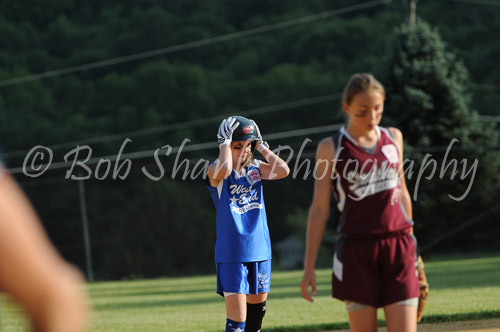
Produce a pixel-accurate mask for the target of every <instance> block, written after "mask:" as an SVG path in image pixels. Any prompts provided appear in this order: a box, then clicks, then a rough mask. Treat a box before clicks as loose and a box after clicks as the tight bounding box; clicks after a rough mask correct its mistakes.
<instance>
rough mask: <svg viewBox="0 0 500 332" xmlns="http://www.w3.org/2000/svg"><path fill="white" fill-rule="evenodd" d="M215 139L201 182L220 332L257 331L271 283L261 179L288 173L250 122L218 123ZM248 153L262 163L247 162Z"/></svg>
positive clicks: (236, 118) (250, 159)
mask: <svg viewBox="0 0 500 332" xmlns="http://www.w3.org/2000/svg"><path fill="white" fill-rule="evenodd" d="M217 138H218V140H219V144H220V145H219V150H220V152H219V158H217V160H215V161H214V162H213V163H212V164H210V166H209V167H208V172H207V175H208V176H207V181H206V182H207V187H208V189H209V191H210V194H211V196H212V199H213V201H214V204H215V207H216V209H217V240H216V246H215V263H216V268H217V293H219V294H220V295H222V296H224V299H225V302H226V317H227V319H226V331H231V332H232V331H247V332H251V331H260V328H261V325H262V319H263V318H264V315H265V313H266V299H267V294H268V292H269V289H270V283H271V241H270V237H269V229H268V227H267V217H266V210H265V205H264V196H263V191H262V180H277V179H282V178H284V177H286V176H287V175H288V173H289V172H290V170H289V168H288V165H287V164H286V162H285V161H284V160H283V159H281V158H280V157H278V156H277V155H276V154H275V153H274V152H272V151H271V150H270V149H269V146H268V144H267V143H266V142H264V141H263V140H262V136H261V134H260V131H259V128H258V127H257V124H256V123H255V121H253V120H249V119H246V118H244V117H241V116H233V117H229V118H227V119H224V120H223V121H222V123H221V125H220V127H219V132H218V134H217ZM253 148H255V149H256V150H258V151H259V152H260V153H261V154H262V156H263V157H264V159H265V160H266V162H264V161H260V160H254V159H253V156H252V149H253Z"/></svg>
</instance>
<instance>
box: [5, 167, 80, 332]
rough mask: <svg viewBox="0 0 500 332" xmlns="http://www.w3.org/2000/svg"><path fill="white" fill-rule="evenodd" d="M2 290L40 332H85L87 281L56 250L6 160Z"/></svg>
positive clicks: (35, 329) (33, 328) (33, 327)
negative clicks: (9, 170) (8, 169)
mask: <svg viewBox="0 0 500 332" xmlns="http://www.w3.org/2000/svg"><path fill="white" fill-rule="evenodd" d="M0 291H2V292H5V293H7V294H8V295H9V296H10V297H11V298H13V299H14V300H15V301H16V302H17V303H18V304H19V305H20V306H21V307H22V308H23V309H24V310H25V312H26V313H27V315H28V317H29V319H30V320H31V324H32V330H33V331H36V332H80V331H83V330H84V329H85V327H86V322H87V315H88V304H87V296H86V294H85V291H84V280H83V277H82V276H81V275H80V273H79V272H78V271H77V269H76V268H74V267H72V266H71V265H69V264H67V263H66V262H65V261H64V260H63V259H62V258H61V257H60V256H59V254H58V253H57V252H56V250H55V248H54V247H53V246H52V244H51V243H50V241H49V239H48V237H47V236H46V234H45V232H44V230H43V227H42V225H41V223H40V221H39V219H38V217H37V215H36V213H35V211H34V209H33V208H32V206H31V204H30V203H29V201H28V199H27V198H26V196H25V194H24V193H23V191H22V190H21V189H20V188H19V186H18V185H17V183H16V182H15V180H14V179H13V178H12V176H11V175H10V174H9V173H8V171H7V170H6V169H5V168H4V166H3V164H1V162H0Z"/></svg>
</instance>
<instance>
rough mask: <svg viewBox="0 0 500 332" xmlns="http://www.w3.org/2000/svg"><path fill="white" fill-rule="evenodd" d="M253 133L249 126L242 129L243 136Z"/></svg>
mask: <svg viewBox="0 0 500 332" xmlns="http://www.w3.org/2000/svg"><path fill="white" fill-rule="evenodd" d="M252 133H253V128H252V127H250V126H247V127H243V134H252Z"/></svg>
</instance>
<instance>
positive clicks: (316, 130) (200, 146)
mask: <svg viewBox="0 0 500 332" xmlns="http://www.w3.org/2000/svg"><path fill="white" fill-rule="evenodd" d="M344 125H345V124H343V123H338V124H332V125H326V126H317V127H311V128H304V129H297V130H290V131H283V132H277V133H272V134H268V135H264V138H265V139H266V140H268V141H273V140H279V139H286V138H293V137H300V136H306V135H314V134H320V133H325V132H333V131H335V130H338V129H340V127H342V126H344ZM125 143H126V142H124V144H122V147H125ZM187 143H188V142H187V141H184V142H183V143H182V144H181V145H180V146H176V147H172V146H165V147H162V148H158V149H156V150H144V151H136V152H129V153H122V154H115V155H108V156H100V157H94V158H89V159H88V160H86V161H85V162H83V163H84V164H85V165H86V166H89V165H97V164H99V163H100V162H102V161H103V160H104V161H108V160H109V162H113V161H117V160H127V159H129V160H134V159H141V158H150V157H152V156H154V155H155V154H157V155H158V156H160V155H164V154H165V155H168V156H170V155H172V154H175V153H181V152H193V151H200V150H207V149H213V148H216V147H217V146H218V142H216V141H211V142H204V143H197V144H192V145H187ZM479 148H481V147H478V146H471V147H461V146H456V147H453V149H454V150H455V151H469V150H478V149H479ZM484 148H487V149H498V148H500V146H494V147H491V146H490V147H484ZM448 149H450V146H449V145H448V146H428V147H413V148H412V149H411V151H409V152H407V153H410V154H413V153H419V152H420V153H422V152H427V153H429V152H443V151H447V150H448ZM91 151H92V149H90V152H91ZM45 152H46V151H45ZM38 153H39V152H37V154H38ZM40 153H42V152H40ZM27 157H28V156H27ZM34 158H38V160H41V161H43V160H44V158H43V157H37V156H35V157H34ZM25 159H29V160H28V161H30V160H31V158H25ZM80 161H81V160H80ZM24 163H25V164H26V160H25V161H24ZM72 164H73V163H72V162H71V161H68V162H66V161H61V162H55V163H52V164H50V165H49V166H47V168H46V170H54V169H64V168H68V167H70V166H71V165H72ZM36 166H39V165H36ZM41 167H43V166H41ZM41 167H39V168H41ZM8 170H9V172H10V173H11V174H20V173H25V166H23V167H14V168H9V169H8Z"/></svg>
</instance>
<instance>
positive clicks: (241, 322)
mask: <svg viewBox="0 0 500 332" xmlns="http://www.w3.org/2000/svg"><path fill="white" fill-rule="evenodd" d="M246 297H247V295H246V294H239V293H237V294H231V295H229V296H225V297H224V299H225V301H226V317H227V321H226V331H243V330H244V329H245V321H246V315H247V301H246V300H247V299H246ZM238 328H239V330H238Z"/></svg>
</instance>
